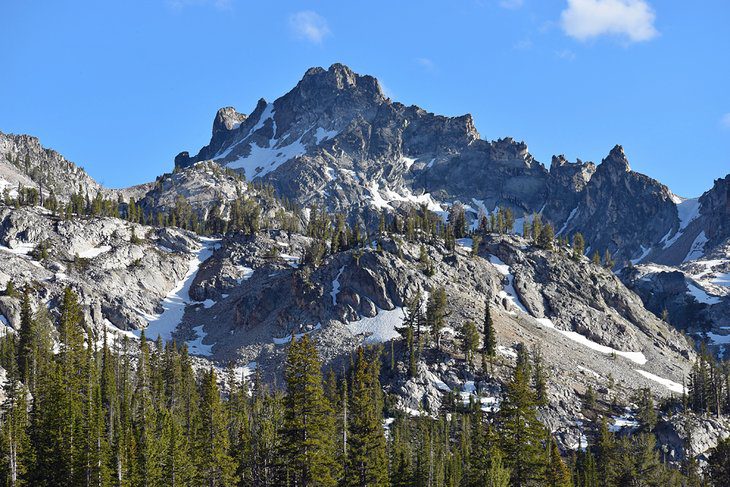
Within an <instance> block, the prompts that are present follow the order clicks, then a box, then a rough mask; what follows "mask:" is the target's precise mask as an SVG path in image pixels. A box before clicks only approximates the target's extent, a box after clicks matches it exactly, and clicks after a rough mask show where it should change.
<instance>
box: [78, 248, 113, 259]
mask: <svg viewBox="0 0 730 487" xmlns="http://www.w3.org/2000/svg"><path fill="white" fill-rule="evenodd" d="M111 249H112V247H111V245H102V246H100V247H91V248H88V249H86V250H84V251H83V252H79V253H78V256H79V257H81V258H82V259H93V258H95V257H98V256H100V255H101V254H104V253H106V252H109V251H110V250H111Z"/></svg>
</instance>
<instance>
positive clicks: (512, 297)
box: [489, 255, 646, 365]
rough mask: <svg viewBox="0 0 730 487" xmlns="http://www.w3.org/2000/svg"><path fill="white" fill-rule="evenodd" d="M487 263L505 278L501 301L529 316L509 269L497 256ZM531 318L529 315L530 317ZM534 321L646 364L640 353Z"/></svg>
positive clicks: (600, 349) (603, 350)
mask: <svg viewBox="0 0 730 487" xmlns="http://www.w3.org/2000/svg"><path fill="white" fill-rule="evenodd" d="M489 262H491V263H492V265H493V266H494V267H496V268H497V271H499V273H500V274H502V275H503V276H506V277H507V284H506V285H505V286H504V289H503V290H502V291H500V292H499V297H500V298H502V299H503V300H504V299H506V300H507V301H509V302H510V303H512V304H513V305H514V306H515V307H517V308H518V309H519V310H520V311H522V312H523V313H525V314H527V315H530V313H529V312H528V311H527V309H526V308H525V307H524V305H523V304H522V302H520V299H519V296H518V295H517V292H516V291H515V288H514V276H513V275H512V274H511V272H510V267H509V266H508V265H507V264H505V263H504V262H502V261H501V260H500V259H499V258H498V257H497V256H494V255H490V256H489ZM509 313H510V314H513V315H514V314H516V313H514V312H511V311H510V312H509ZM530 316H531V315H530ZM534 319H535V321H537V322H538V323H539V324H541V325H543V326H545V327H546V328H552V329H554V330H555V331H557V332H559V333H560V334H562V335H563V336H565V337H567V338H570V339H571V340H573V341H574V342H577V343H580V344H581V345H583V346H586V347H588V348H591V349H593V350H596V351H597V352H601V353H605V354H614V353H615V354H616V355H620V356H622V357H625V358H627V359H629V360H631V361H633V362H636V363H637V364H639V365H644V364H645V363H646V357H645V356H644V354H643V353H641V352H622V351H620V350H616V349H614V348H611V347H608V346H606V345H601V344H600V343H596V342H594V341H592V340H590V339H588V338H587V337H585V336H583V335H581V334H580V333H578V332H575V331H565V330H560V329H558V328H556V327H555V324H554V323H553V322H552V320H550V319H549V318H534Z"/></svg>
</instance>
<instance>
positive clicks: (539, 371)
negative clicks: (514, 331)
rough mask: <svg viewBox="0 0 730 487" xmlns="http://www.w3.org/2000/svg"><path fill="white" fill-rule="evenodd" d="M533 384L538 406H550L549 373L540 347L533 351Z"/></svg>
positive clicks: (537, 346)
mask: <svg viewBox="0 0 730 487" xmlns="http://www.w3.org/2000/svg"><path fill="white" fill-rule="evenodd" d="M532 382H533V384H534V386H535V401H536V404H537V405H538V406H546V405H547V404H548V396H547V373H546V372H545V367H544V365H543V360H542V351H541V349H540V345H539V344H538V345H536V346H535V347H534V348H533V350H532Z"/></svg>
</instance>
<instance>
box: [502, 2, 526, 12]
mask: <svg viewBox="0 0 730 487" xmlns="http://www.w3.org/2000/svg"><path fill="white" fill-rule="evenodd" d="M524 4H525V0H500V2H499V6H500V7H502V8H508V9H510V10H515V9H518V8H520V7H522V6H523V5H524Z"/></svg>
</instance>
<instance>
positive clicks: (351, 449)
mask: <svg viewBox="0 0 730 487" xmlns="http://www.w3.org/2000/svg"><path fill="white" fill-rule="evenodd" d="M374 365H375V364H374V363H373V364H370V363H368V360H367V359H366V358H365V351H364V350H363V349H362V348H359V349H358V351H357V360H356V361H355V370H354V372H353V376H352V387H351V388H350V390H351V391H352V392H351V395H350V402H351V403H350V422H349V435H348V450H347V469H346V473H345V484H346V485H348V486H351V487H355V486H357V487H366V486H385V485H387V484H388V460H387V455H386V443H385V435H384V434H383V427H382V424H381V420H382V410H381V409H380V408H379V404H378V402H379V401H378V399H377V397H378V396H379V395H380V394H381V392H380V382H379V381H378V380H377V378H376V376H375V374H374V372H373V370H372V367H373V366H374Z"/></svg>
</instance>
